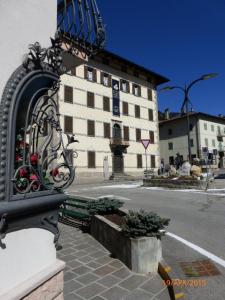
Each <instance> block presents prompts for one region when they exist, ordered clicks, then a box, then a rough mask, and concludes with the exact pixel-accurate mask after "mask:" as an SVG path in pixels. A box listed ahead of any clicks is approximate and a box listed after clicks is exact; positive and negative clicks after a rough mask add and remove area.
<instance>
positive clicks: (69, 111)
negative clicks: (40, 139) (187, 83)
mask: <svg viewBox="0 0 225 300" xmlns="http://www.w3.org/2000/svg"><path fill="white" fill-rule="evenodd" d="M72 59H73V58H72V57H71V60H72ZM71 64H73V63H71ZM166 81H168V80H167V79H166V78H165V77H163V76H161V75H159V74H156V73H154V72H152V71H150V70H147V69H145V68H143V67H141V66H138V65H136V64H134V63H132V62H130V61H128V60H126V59H124V58H121V57H119V56H117V55H115V54H113V53H110V52H108V51H102V52H101V53H100V54H98V55H97V56H95V57H94V58H92V59H89V61H88V62H87V63H85V64H81V65H79V66H77V67H74V68H73V69H72V71H71V72H68V74H65V75H63V76H62V77H61V88H60V92H59V103H60V114H61V121H62V125H63V126H62V127H63V129H64V131H65V132H66V133H70V134H72V133H73V134H75V137H76V139H78V140H79V143H77V144H73V146H72V147H73V149H75V150H76V151H77V153H78V157H77V158H73V159H72V160H73V164H74V166H76V174H77V178H87V177H95V178H97V177H98V178H104V177H105V178H106V179H107V178H109V177H110V176H111V175H112V174H128V175H134V176H139V175H143V170H144V169H145V158H144V154H145V151H144V147H143V145H142V144H141V139H150V140H151V144H150V146H149V147H148V150H147V155H148V160H147V163H148V168H154V169H157V168H159V165H160V153H159V132H158V105H157V92H156V87H157V86H158V85H159V84H162V83H164V82H166ZM71 149H72V148H71Z"/></svg>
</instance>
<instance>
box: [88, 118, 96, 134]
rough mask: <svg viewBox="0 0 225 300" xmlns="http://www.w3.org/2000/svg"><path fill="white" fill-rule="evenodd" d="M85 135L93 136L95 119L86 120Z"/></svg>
mask: <svg viewBox="0 0 225 300" xmlns="http://www.w3.org/2000/svg"><path fill="white" fill-rule="evenodd" d="M87 135H88V136H95V121H92V120H87Z"/></svg>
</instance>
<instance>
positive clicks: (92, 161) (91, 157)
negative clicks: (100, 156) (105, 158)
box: [88, 151, 96, 168]
mask: <svg viewBox="0 0 225 300" xmlns="http://www.w3.org/2000/svg"><path fill="white" fill-rule="evenodd" d="M95 167H96V165H95V151H88V168H95Z"/></svg>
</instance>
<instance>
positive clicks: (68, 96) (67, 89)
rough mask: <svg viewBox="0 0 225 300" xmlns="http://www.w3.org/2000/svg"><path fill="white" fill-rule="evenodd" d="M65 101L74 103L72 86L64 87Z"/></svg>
mask: <svg viewBox="0 0 225 300" xmlns="http://www.w3.org/2000/svg"><path fill="white" fill-rule="evenodd" d="M64 101H65V102H67V103H73V88H72V87H71V86H67V85H65V86H64Z"/></svg>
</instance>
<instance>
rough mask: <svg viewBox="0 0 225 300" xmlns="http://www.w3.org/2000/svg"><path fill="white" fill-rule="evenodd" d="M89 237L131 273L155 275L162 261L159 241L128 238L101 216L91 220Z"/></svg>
mask: <svg viewBox="0 0 225 300" xmlns="http://www.w3.org/2000/svg"><path fill="white" fill-rule="evenodd" d="M90 230H91V235H92V236H93V237H94V238H95V239H96V240H97V241H99V242H100V243H101V244H102V245H103V246H104V247H105V248H106V249H108V250H109V251H110V252H111V253H112V255H113V256H114V257H116V258H118V259H119V260H121V261H122V262H123V263H124V264H125V265H126V266H127V267H128V268H130V269H131V270H132V271H134V272H136V273H140V274H147V273H150V272H151V273H157V271H158V264H159V261H160V260H161V259H162V248H161V241H160V240H158V239H156V238H154V237H141V238H137V239H134V238H128V237H125V236H124V235H123V234H122V233H121V229H120V228H119V226H117V225H116V224H114V223H112V222H111V221H109V220H107V219H106V218H104V217H103V216H99V215H96V216H94V217H93V218H92V220H91V229H90Z"/></svg>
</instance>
